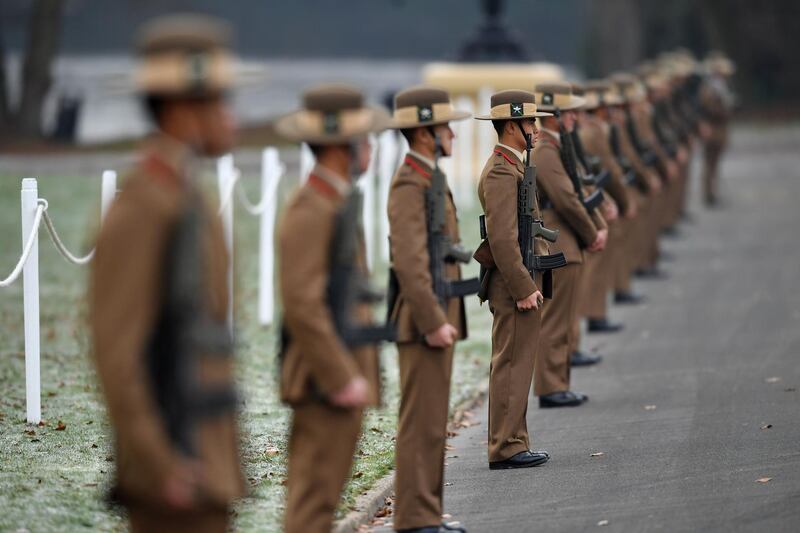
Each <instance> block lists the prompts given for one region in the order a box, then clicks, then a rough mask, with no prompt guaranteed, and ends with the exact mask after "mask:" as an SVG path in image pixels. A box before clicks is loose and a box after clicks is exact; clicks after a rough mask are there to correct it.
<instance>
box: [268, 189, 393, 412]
mask: <svg viewBox="0 0 800 533" xmlns="http://www.w3.org/2000/svg"><path fill="white" fill-rule="evenodd" d="M343 202H344V197H343V196H342V195H341V194H340V193H339V192H338V191H337V190H336V189H335V188H334V187H333V186H331V185H330V184H329V183H328V182H326V181H325V180H323V179H322V178H320V177H319V176H318V175H317V174H315V173H312V175H311V176H310V177H309V180H308V181H307V182H306V183H305V184H304V185H303V186H302V187H301V188H300V189H299V190H298V191H297V192H296V193H295V194H294V196H293V197H292V198H291V200H290V201H289V204H288V205H287V207H286V211H285V212H284V215H283V218H282V220H281V222H280V226H279V228H278V234H279V237H278V239H279V246H280V253H279V255H278V257H279V258H280V265H279V268H278V276H279V284H280V292H281V298H282V301H283V312H284V327H285V328H286V330H287V331H288V333H289V335H290V337H291V341H290V343H289V347H288V349H287V350H286V353H285V354H284V359H283V363H282V366H281V399H282V400H283V401H284V402H287V403H289V404H290V405H294V404H299V403H302V402H307V401H316V400H319V399H320V394H321V395H323V396H329V395H331V394H332V393H335V392H337V391H339V390H341V389H342V388H344V386H345V385H347V383H348V382H349V381H350V380H351V379H352V378H354V377H356V376H359V375H361V376H363V377H364V378H365V379H366V380H367V382H368V383H369V403H370V404H371V405H377V404H378V402H379V382H380V380H379V367H378V353H377V348H376V347H375V346H369V345H367V346H361V347H359V348H357V349H355V350H350V349H349V348H348V347H347V346H345V345H344V343H343V342H342V340H341V339H340V338H339V336H338V334H337V333H336V329H335V326H334V323H333V319H332V317H331V313H330V310H329V307H328V303H327V301H326V298H327V287H328V273H329V267H330V257H331V250H330V247H331V244H332V243H331V240H332V239H333V233H334V230H335V226H336V216H337V214H338V212H339V209H340V208H341V206H342V204H343ZM361 244H362V245H361V247H360V251H359V257H358V263H359V265H360V266H361V268H363V270H364V271H365V272H366V254H365V251H364V246H363V242H362V243H361ZM371 317H372V313H371V310H370V306H369V304H363V303H362V304H357V305H356V306H355V309H354V317H353V319H354V321H355V322H358V323H362V324H367V323H370V322H371V321H372V318H371Z"/></svg>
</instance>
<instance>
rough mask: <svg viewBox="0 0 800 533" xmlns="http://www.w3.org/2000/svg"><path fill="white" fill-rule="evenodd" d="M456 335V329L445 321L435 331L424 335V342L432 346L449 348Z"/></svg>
mask: <svg viewBox="0 0 800 533" xmlns="http://www.w3.org/2000/svg"><path fill="white" fill-rule="evenodd" d="M456 337H458V330H457V329H456V328H454V327H453V326H452V325H451V324H448V323H446V322H445V323H444V324H442V325H441V326H439V328H437V329H436V330H435V331H432V332H431V333H428V334H427V335H425V342H426V343H427V344H428V346H432V347H433V348H449V347H450V346H452V345H453V343H454V342H455V341H456Z"/></svg>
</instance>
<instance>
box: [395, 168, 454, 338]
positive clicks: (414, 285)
mask: <svg viewBox="0 0 800 533" xmlns="http://www.w3.org/2000/svg"><path fill="white" fill-rule="evenodd" d="M431 172H432V169H431V168H430V166H429V165H428V164H427V163H425V162H424V161H421V160H420V159H419V158H417V157H415V156H414V155H413V154H408V155H407V156H406V159H405V161H404V163H403V164H402V165H401V166H400V168H399V169H398V170H397V173H396V174H395V175H394V178H392V184H391V188H390V190H389V203H388V215H389V226H390V234H391V248H392V268H393V269H394V272H395V274H396V275H397V281H398V283H399V285H400V290H399V294H398V297H397V301H396V303H395V305H394V308H393V309H392V310H391V314H390V319H391V320H392V322H394V323H395V324H396V325H397V342H419V341H420V340H421V339H422V336H423V335H425V334H428V333H431V332H433V331H435V330H436V329H438V328H439V327H441V326H442V325H444V324H445V322H448V323H450V324H451V325H453V326H454V327H456V328H458V338H459V339H464V338H466V336H467V323H466V313H465V312H464V299H463V298H451V299H450V300H449V301H448V302H447V311H445V310H444V309H442V306H441V305H440V303H439V299H438V298H437V297H436V294H434V292H433V286H432V279H431V274H430V269H429V255H428V230H427V221H426V206H425V191H426V190H427V189H428V188H429V187H430V185H431V181H430V177H431ZM445 232H446V233H447V235H449V237H450V239H451V241H452V242H453V243H454V244H456V243H459V242H460V241H461V238H460V236H459V233H458V217H457V214H456V206H455V203H454V202H453V196H452V194H451V193H450V189H449V188H448V189H447V195H446V204H445ZM445 275H446V277H447V279H449V280H459V279H461V268H460V267H459V265H458V263H446V264H445Z"/></svg>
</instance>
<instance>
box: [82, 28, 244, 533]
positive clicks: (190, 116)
mask: <svg viewBox="0 0 800 533" xmlns="http://www.w3.org/2000/svg"><path fill="white" fill-rule="evenodd" d="M228 36H229V30H228V28H227V26H225V25H224V24H223V23H221V22H219V21H217V20H215V19H211V18H207V17H201V16H190V15H182V16H170V17H164V18H161V19H157V20H155V21H152V22H150V23H148V24H146V25H145V27H144V28H143V29H142V31H141V32H140V34H139V39H138V51H139V54H140V56H141V59H142V60H141V64H140V66H139V67H138V70H137V77H136V79H137V83H138V90H139V93H140V94H141V96H142V98H143V100H144V102H145V104H146V107H147V108H148V110H149V112H150V115H151V118H152V119H153V121H154V122H155V125H156V129H157V133H156V134H155V135H154V136H153V138H152V139H151V140H149V141H148V142H147V144H146V146H145V147H144V149H143V150H142V157H141V159H140V161H139V163H138V164H137V165H136V167H135V169H134V171H133V172H132V173H131V174H130V175H129V177H128V179H127V180H126V181H125V184H124V185H123V187H122V191H121V192H120V194H119V197H118V199H117V200H116V201H115V202H114V203H113V205H112V206H111V209H110V210H109V212H108V215H107V216H106V219H105V221H104V224H103V226H102V229H101V230H100V234H99V236H98V240H97V251H96V255H95V259H94V268H93V271H92V274H91V292H90V307H91V328H92V336H93V354H94V358H95V363H96V365H97V374H98V376H99V378H100V381H101V384H102V388H103V391H104V394H105V398H106V400H107V402H108V410H109V415H110V418H111V423H112V426H113V430H114V436H115V446H116V453H115V458H116V464H117V486H116V489H115V497H116V498H117V499H118V500H119V501H120V502H121V503H122V504H123V505H125V506H126V507H127V509H128V516H129V519H130V526H131V530H132V531H134V532H158V531H171V532H175V531H187V532H189V531H191V532H197V531H207V532H212V531H213V532H223V531H226V530H227V528H228V520H229V515H228V510H229V507H230V505H231V502H232V501H233V500H234V499H235V498H237V497H239V496H241V495H242V493H243V487H244V484H243V479H242V476H241V472H240V469H239V455H238V450H237V448H238V441H237V430H236V421H235V410H236V399H235V394H234V391H233V360H232V348H231V340H230V334H229V332H228V327H227V324H226V316H227V309H228V306H229V305H230V302H229V301H228V284H227V279H228V273H227V268H228V261H227V259H226V255H227V252H226V246H225V241H224V238H223V233H222V228H221V224H220V221H219V217H218V216H217V213H216V212H215V210H214V209H212V208H210V207H209V206H208V205H207V204H206V203H205V202H204V201H203V200H202V198H201V196H202V195H201V193H200V189H199V187H198V185H197V184H196V183H195V181H194V179H193V178H194V176H192V175H191V172H190V171H191V169H192V166H193V164H194V161H195V158H196V157H197V156H219V155H221V154H224V153H226V152H228V151H229V150H230V149H231V147H232V145H233V141H234V129H233V122H232V120H231V118H230V116H229V112H228V109H227V106H226V104H225V98H224V95H225V93H226V91H228V90H229V89H230V88H231V86H232V84H233V76H232V59H231V57H230V55H229V54H228V52H227V49H226V48H227V41H228Z"/></svg>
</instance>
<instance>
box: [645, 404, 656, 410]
mask: <svg viewBox="0 0 800 533" xmlns="http://www.w3.org/2000/svg"><path fill="white" fill-rule="evenodd" d="M644 410H645V411H655V410H656V406H655V405H645V406H644Z"/></svg>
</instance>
